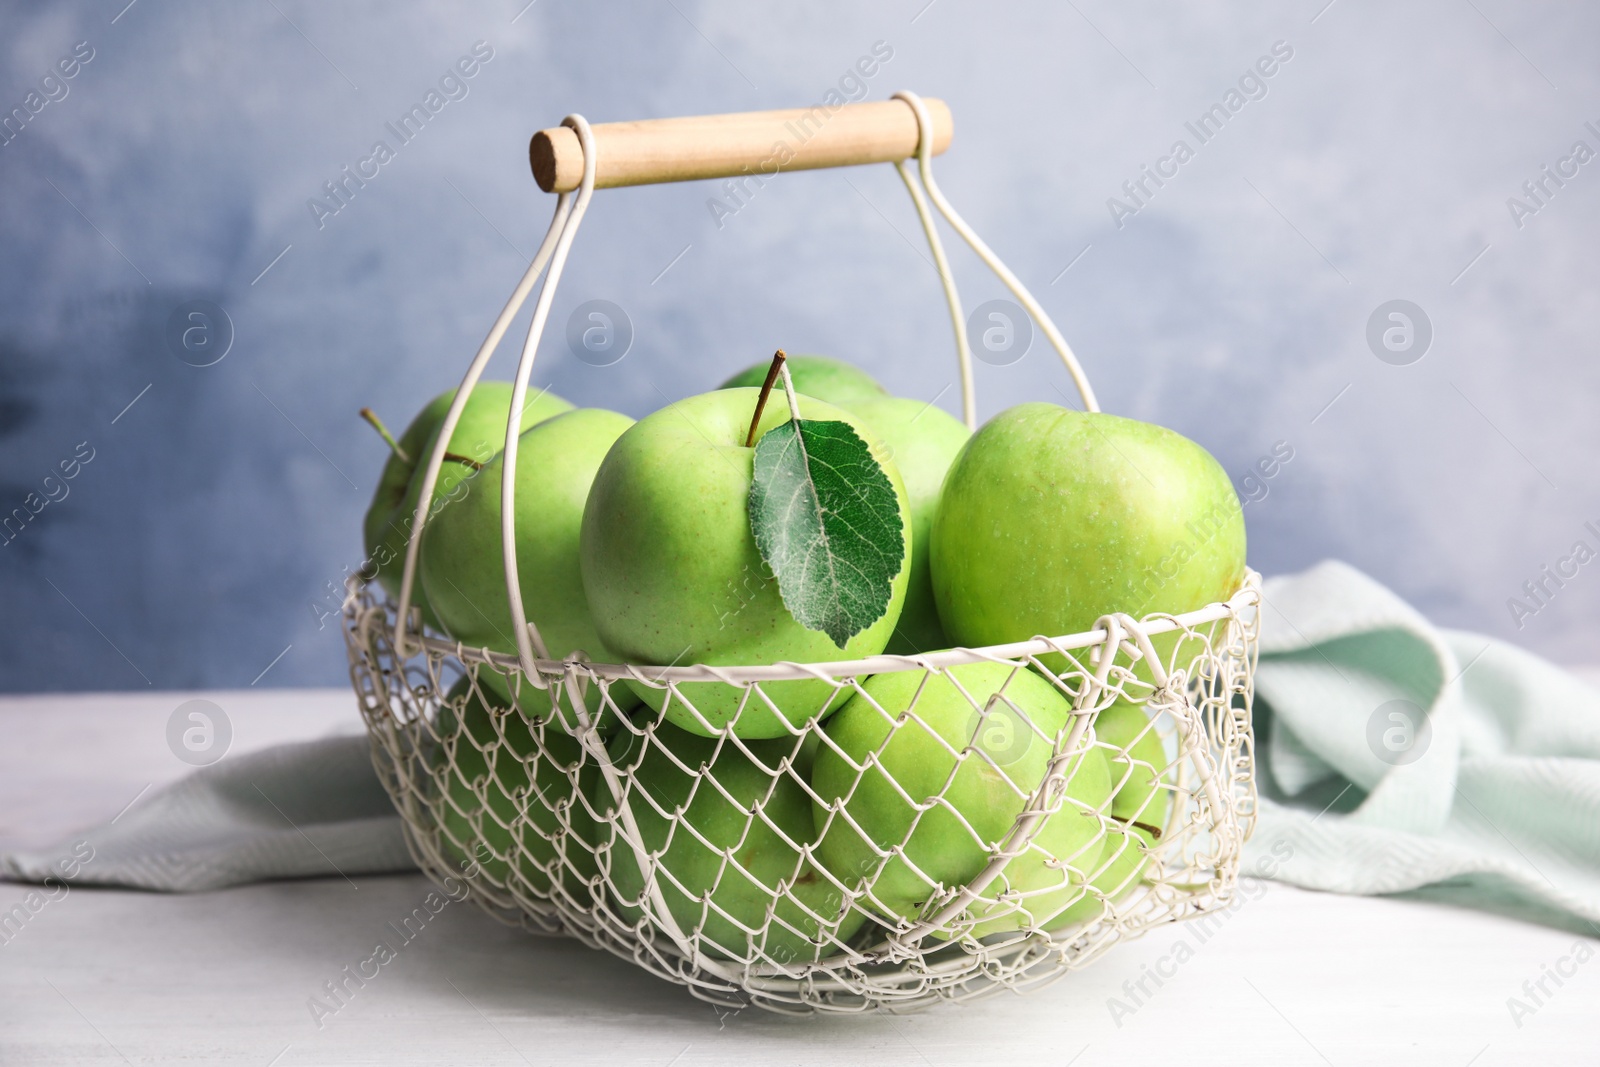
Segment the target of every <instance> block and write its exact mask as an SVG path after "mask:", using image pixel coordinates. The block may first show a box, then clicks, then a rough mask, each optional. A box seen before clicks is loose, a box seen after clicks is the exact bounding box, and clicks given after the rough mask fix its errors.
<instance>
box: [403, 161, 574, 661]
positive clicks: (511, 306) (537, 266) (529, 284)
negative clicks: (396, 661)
mask: <svg viewBox="0 0 1600 1067" xmlns="http://www.w3.org/2000/svg"><path fill="white" fill-rule="evenodd" d="M571 210H572V196H571V194H570V193H562V194H560V195H559V196H558V197H557V198H556V210H555V217H554V218H552V219H551V220H550V228H549V229H548V230H547V231H545V235H544V240H543V241H542V242H540V244H539V251H538V252H537V253H535V254H534V257H533V262H532V263H531V264H529V265H528V270H527V272H526V273H525V274H523V276H522V280H521V281H519V282H518V283H517V287H516V289H515V290H514V291H513V292H512V294H511V299H510V300H508V301H507V302H506V306H505V307H504V308H502V309H501V311H500V314H499V316H498V317H496V319H495V320H494V325H493V326H492V327H490V329H489V335H488V336H487V337H485V338H484V339H483V344H481V345H479V346H478V353H477V355H475V356H473V357H472V363H471V365H470V366H468V367H467V373H466V376H465V377H463V378H462V379H461V388H459V389H457V390H456V395H455V397H454V399H452V400H451V401H450V410H448V411H447V412H445V416H444V422H442V423H441V424H440V426H439V439H438V441H437V443H435V445H434V448H433V452H432V454H431V455H429V456H428V465H427V468H426V469H425V470H424V471H423V474H422V490H421V493H420V495H419V496H418V498H417V511H416V514H415V515H414V516H413V517H412V524H411V536H410V538H409V540H408V542H407V544H406V564H405V567H404V569H403V572H402V575H401V579H400V606H399V611H398V612H397V613H396V615H395V628H394V645H395V652H396V653H397V654H399V655H401V656H405V655H407V654H408V653H409V652H410V651H411V648H410V646H409V645H408V644H407V642H406V637H407V634H406V628H407V625H408V624H409V623H410V622H411V596H412V592H413V590H414V589H415V588H416V576H417V556H418V552H419V551H420V549H421V545H422V530H423V527H424V526H425V525H426V523H427V521H428V513H429V511H430V510H431V504H432V502H433V487H434V485H435V484H437V482H438V480H439V469H440V468H441V467H442V466H443V465H444V454H445V452H446V451H448V450H449V447H450V438H451V437H452V436H453V435H454V434H455V432H456V424H457V423H458V422H460V421H461V412H462V411H463V410H464V409H465V408H466V406H467V398H468V397H469V396H470V395H471V393H472V388H473V386H475V385H477V384H478V378H479V376H481V375H482V374H483V368H484V367H486V366H487V365H488V363H489V357H491V356H493V355H494V352H495V349H496V348H499V347H500V339H501V338H502V337H504V336H505V333H506V330H508V329H510V327H511V320H512V319H514V318H516V317H517V312H518V311H520V310H521V309H522V303H523V301H525V300H527V299H528V293H529V292H531V291H532V289H533V286H534V283H535V282H537V281H538V280H539V275H540V274H541V273H542V272H543V271H544V267H545V264H546V263H548V262H549V261H550V256H551V254H552V253H553V252H554V251H555V246H556V240H557V238H559V237H560V236H561V233H562V231H563V230H564V229H565V227H566V221H567V215H568V213H569V212H570V211H571ZM519 421H520V420H517V419H513V420H512V424H513V425H516V424H518V422H519ZM512 618H516V616H514V615H513V616H512ZM419 630H420V627H419ZM532 677H534V678H537V677H538V676H537V674H535V675H533V676H532ZM535 684H540V683H535ZM540 687H541V688H543V686H542V684H541V685H540Z"/></svg>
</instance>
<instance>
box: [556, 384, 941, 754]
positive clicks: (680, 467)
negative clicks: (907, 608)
mask: <svg viewBox="0 0 1600 1067" xmlns="http://www.w3.org/2000/svg"><path fill="white" fill-rule="evenodd" d="M757 393H758V390H756V389H725V390H719V391H717V392H712V393H704V394H701V395H700V396H692V397H689V398H688V399H686V400H680V401H678V402H677V403H675V404H672V405H669V406H668V407H665V408H662V409H661V410H660V411H657V412H655V413H653V414H651V415H648V416H646V417H645V418H643V419H640V420H639V422H638V423H636V424H635V425H634V426H632V427H630V428H629V429H628V431H627V432H626V433H624V434H623V435H622V436H621V437H620V438H618V439H617V443H616V444H615V445H613V446H612V448H611V451H610V452H609V453H608V454H607V455H606V458H605V462H603V463H602V464H601V465H600V471H599V473H598V474H596V475H595V479H594V486H593V488H592V489H591V490H590V492H589V503H588V505H587V507H586V508H585V509H584V513H583V538H582V545H581V553H580V555H581V558H582V566H583V588H584V592H585V593H586V594H587V595H588V598H589V608H590V611H591V613H592V614H593V617H594V622H595V628H596V629H597V630H598V631H599V634H600V638H601V640H602V641H603V642H604V643H605V645H606V647H608V648H610V649H612V650H614V651H615V652H616V653H617V655H619V656H620V657H622V662H625V663H640V664H655V665H672V664H695V663H704V664H714V665H729V664H763V663H775V662H778V661H780V660H789V661H793V662H796V663H814V662H822V661H828V660H841V659H857V658H860V657H865V656H872V655H876V654H878V653H879V652H882V651H883V649H884V646H885V645H887V644H888V642H889V637H890V635H891V634H893V632H894V626H895V622H896V620H897V619H898V618H899V616H900V608H901V604H902V603H903V601H904V599H905V591H906V582H907V579H908V576H909V573H910V565H909V564H910V560H909V558H908V559H907V560H906V561H905V562H904V563H902V565H901V567H900V571H899V573H898V574H897V575H895V577H894V579H893V581H892V583H891V587H890V600H889V604H888V610H887V611H886V612H885V614H884V615H883V617H882V618H880V619H879V620H878V621H877V622H875V623H873V624H872V625H871V626H869V627H867V628H866V629H865V630H862V631H861V632H860V633H858V634H856V635H855V636H854V637H852V638H851V639H850V640H849V641H847V642H846V644H845V646H844V647H843V648H840V647H839V646H838V645H835V644H834V643H833V641H832V640H831V639H830V638H829V637H828V636H827V635H826V634H824V633H821V632H819V631H816V630H808V629H806V628H805V627H803V626H801V625H800V624H799V623H798V622H796V621H795V619H794V617H793V616H792V615H790V614H789V610H788V608H786V607H785V606H784V603H783V598H782V596H781V595H780V594H779V591H778V583H777V581H776V580H774V579H773V578H772V576H771V573H770V571H769V570H768V568H767V565H766V563H765V562H764V561H763V560H762V558H761V554H760V551H759V550H758V549H757V547H756V541H755V538H754V536H753V535H752V534H751V532H750V515H749V500H750V482H751V474H752V467H753V459H754V456H755V449H753V448H746V447H745V444H744V442H745V438H746V434H747V432H748V431H749V427H750V419H751V416H752V414H753V412H754V409H755V403H756V396H757ZM798 403H799V407H800V414H801V416H802V417H803V418H806V419H813V420H838V421H842V422H845V423H848V424H849V425H850V426H851V427H852V428H853V429H854V430H855V431H856V433H858V434H860V435H861V437H862V439H863V440H865V441H866V442H867V443H868V445H869V446H870V447H871V449H872V454H873V456H874V458H875V459H876V460H877V461H878V462H879V463H880V464H881V465H882V467H883V469H884V471H885V473H886V474H887V475H888V477H889V480H890V482H891V483H892V484H893V486H894V490H895V494H896V496H897V497H898V498H899V503H900V514H901V522H902V532H903V535H904V537H905V539H906V542H907V543H908V544H909V543H910V539H911V525H910V505H909V503H908V501H907V497H906V490H905V486H904V484H903V483H902V481H901V479H900V473H899V471H898V470H897V469H896V468H895V465H894V463H893V462H892V461H891V460H890V459H889V458H888V454H887V452H886V451H885V449H884V446H883V444H882V443H881V442H880V441H879V440H878V438H877V436H876V435H875V434H874V433H873V432H872V430H871V429H870V428H869V427H868V426H867V425H866V424H865V423H863V422H862V421H861V420H860V419H859V418H857V417H856V416H854V415H851V414H849V413H848V412H845V411H843V410H841V409H839V408H836V407H834V406H833V405H831V404H827V403H824V402H823V401H821V400H817V399H814V398H812V397H809V396H801V397H799V398H798ZM788 418H789V408H788V404H787V403H786V402H785V401H784V399H783V398H782V397H774V398H773V400H772V402H771V403H769V404H767V406H766V408H765V410H764V411H763V413H762V417H761V421H760V424H759V426H758V427H757V432H756V436H757V439H758V440H759V438H760V436H761V435H762V434H764V433H766V432H767V431H768V430H771V429H772V428H773V427H774V426H776V425H778V424H779V423H781V422H784V421H786V420H787V419H788ZM909 555H910V554H909V553H907V556H908V557H909ZM629 684H631V685H633V686H634V688H635V690H636V691H637V692H638V694H639V695H640V696H641V697H642V698H643V699H644V701H645V702H646V703H648V704H649V705H650V706H651V707H652V708H654V709H656V710H657V711H661V710H662V709H663V705H665V715H666V717H667V719H668V720H669V721H671V722H672V723H673V724H674V725H676V726H679V727H681V728H683V729H685V730H689V731H691V732H693V733H700V734H709V733H712V732H714V731H716V730H719V729H721V728H722V727H723V726H725V725H726V724H728V723H733V730H734V733H736V734H738V735H739V736H740V737H751V738H763V737H766V738H770V737H777V736H779V735H782V734H786V733H790V732H792V731H793V730H794V729H795V728H796V727H798V726H799V725H801V724H803V723H805V722H806V721H807V720H809V719H813V718H815V717H817V716H818V715H821V714H826V713H827V711H829V710H831V709H832V708H834V707H837V706H838V704H840V703H842V702H843V701H844V699H846V698H847V697H848V695H849V690H848V689H840V690H836V688H835V687H834V686H833V685H832V684H831V683H829V682H828V681H826V680H815V681H785V682H764V683H761V687H760V692H759V693H758V692H756V691H755V690H746V689H744V688H741V687H739V686H735V685H728V684H724V683H721V682H690V683H685V684H682V685H679V686H677V687H676V688H677V691H678V692H679V693H680V694H681V695H682V697H683V698H685V699H686V700H687V701H688V704H686V703H685V701H684V700H680V699H670V700H669V699H668V690H666V689H665V688H664V687H662V686H656V685H650V684H646V683H640V682H630V683H629ZM763 694H764V698H763ZM747 696H748V700H746V699H745V698H746V697H747ZM769 702H770V703H769ZM691 704H692V707H691V706H689V705H691ZM702 719H703V720H704V721H702Z"/></svg>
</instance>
